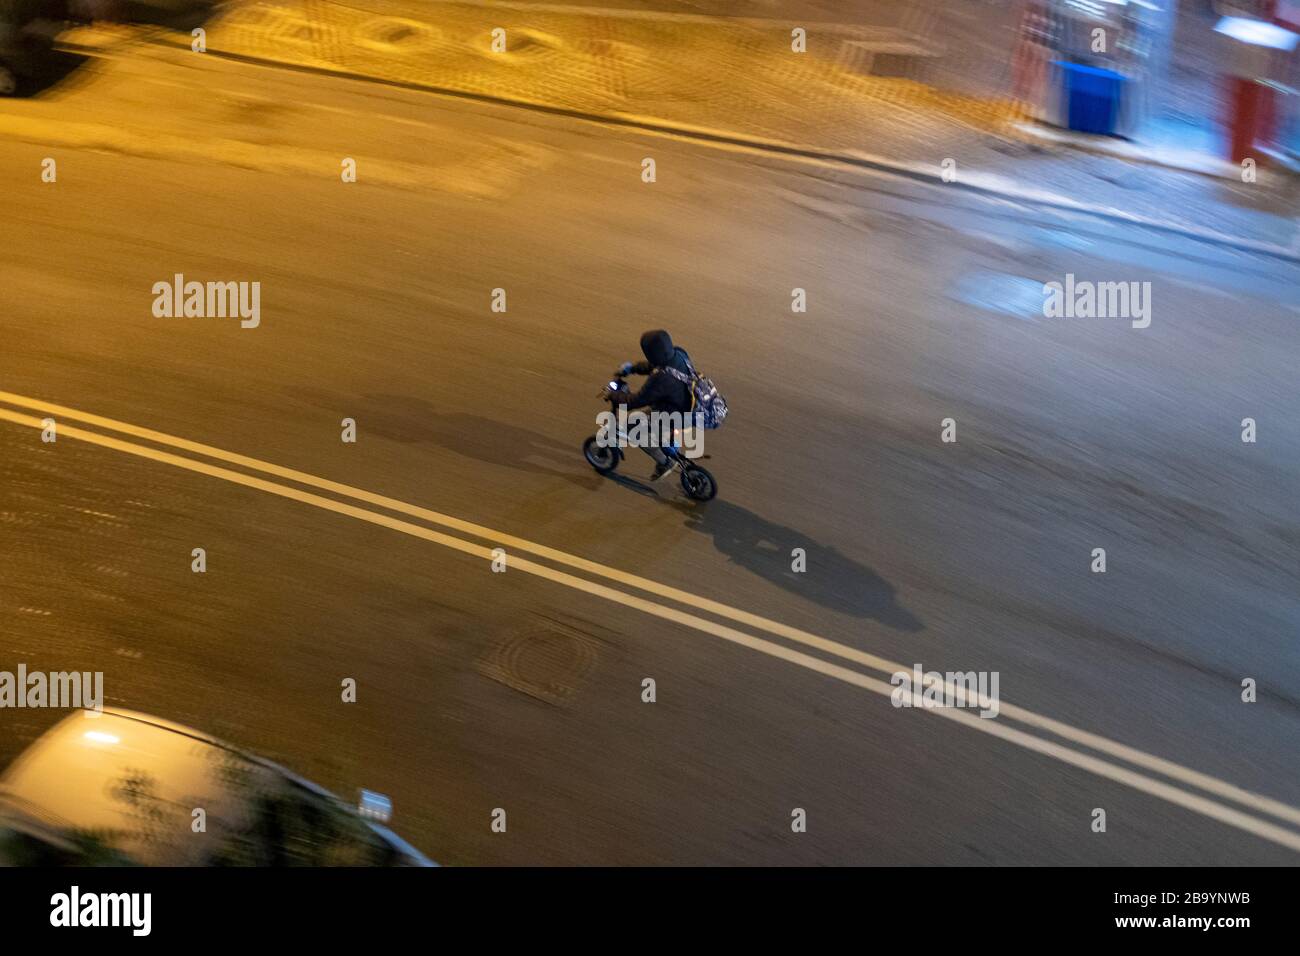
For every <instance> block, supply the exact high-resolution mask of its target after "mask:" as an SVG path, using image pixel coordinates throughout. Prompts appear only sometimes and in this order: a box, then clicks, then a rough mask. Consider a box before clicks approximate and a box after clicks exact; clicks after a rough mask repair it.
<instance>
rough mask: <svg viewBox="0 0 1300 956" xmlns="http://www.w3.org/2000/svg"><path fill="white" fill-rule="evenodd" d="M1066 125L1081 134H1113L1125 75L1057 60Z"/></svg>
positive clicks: (1117, 118)
mask: <svg viewBox="0 0 1300 956" xmlns="http://www.w3.org/2000/svg"><path fill="white" fill-rule="evenodd" d="M1055 66H1056V67H1057V68H1059V69H1060V71H1061V83H1062V89H1061V94H1062V101H1061V106H1062V112H1063V113H1064V114H1065V117H1064V119H1065V121H1066V122H1065V126H1066V127H1067V128H1068V129H1072V130H1077V131H1078V132H1080V133H1098V134H1100V135H1102V136H1114V135H1115V128H1116V126H1117V125H1118V123H1119V105H1120V97H1121V96H1123V93H1124V83H1125V81H1126V77H1125V76H1124V75H1123V74H1122V73H1116V72H1115V71H1114V70H1103V69H1101V68H1100V67H1096V66H1084V65H1083V64H1082V63H1067V62H1064V61H1058V62H1057V63H1056V64H1055Z"/></svg>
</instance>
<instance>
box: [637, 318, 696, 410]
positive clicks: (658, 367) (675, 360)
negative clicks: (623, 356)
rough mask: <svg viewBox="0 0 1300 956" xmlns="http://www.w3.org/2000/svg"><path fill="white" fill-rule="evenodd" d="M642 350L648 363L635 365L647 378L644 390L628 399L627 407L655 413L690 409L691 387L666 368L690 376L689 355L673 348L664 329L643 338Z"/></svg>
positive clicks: (640, 373) (680, 349)
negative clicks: (647, 408)
mask: <svg viewBox="0 0 1300 956" xmlns="http://www.w3.org/2000/svg"><path fill="white" fill-rule="evenodd" d="M641 351H642V352H644V353H645V357H646V360H645V361H644V362H637V363H636V364H635V365H633V366H632V372H633V374H636V375H648V376H650V377H649V378H648V379H646V382H645V384H644V385H642V386H641V390H640V391H639V392H637V393H636V394H635V395H632V396H630V397H629V398H628V400H627V407H628V408H629V409H633V408H646V407H649V409H650V410H651V411H654V412H682V413H686V412H689V411H690V410H691V388H690V386H689V385H688V384H687V383H686V382H682V381H679V380H678V379H676V378H674V377H673V376H671V375H669V374H668V373H667V372H665V371H664V368H665V367H671V368H675V369H677V371H679V372H683V373H686V374H689V372H690V356H689V355H687V354H686V350H685V349H683V348H676V347H674V346H673V340H672V338H670V337H669V335H668V333H667V332H665V331H664V330H663V329H655V330H654V331H653V332H647V333H646V334H645V335H643V336H641Z"/></svg>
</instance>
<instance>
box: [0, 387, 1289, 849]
mask: <svg viewBox="0 0 1300 956" xmlns="http://www.w3.org/2000/svg"><path fill="white" fill-rule="evenodd" d="M0 400H3V401H5V402H8V403H10V404H14V405H20V406H22V407H27V408H34V409H37V410H39V411H43V412H45V413H46V417H50V413H53V414H54V415H58V416H60V417H62V418H65V419H72V420H74V421H82V422H86V423H89V424H99V425H102V426H103V427H108V428H111V429H113V430H115V431H119V432H122V433H123V434H131V435H134V436H136V437H141V438H149V439H150V440H153V441H157V442H159V443H162V444H167V445H170V446H172V447H176V448H184V449H187V450H190V451H197V452H199V453H201V454H204V455H207V456H208V457H214V458H218V459H220V460H225V461H228V462H230V463H238V464H243V465H245V466H246V467H249V468H254V469H256V470H259V471H262V472H264V473H267V474H275V475H277V476H279V477H282V478H288V479H290V480H293V481H297V482H299V483H301V484H309V485H313V486H316V487H319V488H322V489H328V490H335V491H339V492H340V493H343V494H347V495H348V496H350V497H353V498H356V499H359V500H365V501H368V502H370V503H372V504H382V506H384V507H389V508H391V509H392V510H403V511H406V512H407V513H410V514H412V515H418V516H421V517H424V516H426V515H428V516H433V517H432V518H429V519H428V520H434V519H435V518H436V520H437V522H438V523H441V524H444V525H445V526H450V527H455V528H457V529H458V530H469V529H472V530H470V531H469V533H471V534H473V535H474V536H476V537H480V538H485V539H488V540H490V541H493V542H494V543H496V544H498V545H501V544H509V546H510V547H514V548H516V550H520V551H525V552H527V553H535V554H538V555H542V556H546V557H551V556H553V555H554V556H556V559H557V560H563V562H564V563H567V564H569V565H570V566H574V567H580V568H583V569H584V570H585V569H588V568H590V569H591V570H592V572H593V573H597V574H600V575H602V576H604V577H607V578H610V579H612V580H617V581H620V583H631V584H632V586H635V587H637V588H638V589H640V590H645V591H650V592H652V593H657V594H660V595H661V596H669V595H671V596H672V597H673V599H674V600H678V601H680V602H681V603H687V604H691V605H693V606H695V607H697V608H698V609H701V610H709V611H712V612H713V613H720V614H723V615H724V616H728V617H731V618H732V619H734V620H738V621H745V622H747V623H748V622H750V621H755V622H760V623H761V625H762V626H764V629H766V630H768V631H769V632H771V633H776V634H780V635H781V636H789V635H796V636H793V637H792V638H791V639H793V640H798V641H800V642H801V643H804V644H807V645H809V646H813V647H817V648H819V649H821V650H827V651H829V652H831V653H835V654H837V655H838V656H840V657H844V658H847V659H852V660H855V661H858V662H859V663H866V664H867V666H869V667H872V668H873V669H875V670H879V671H883V672H885V673H889V674H892V673H894V672H896V671H900V670H901V671H910V668H907V667H904V666H902V665H899V664H892V663H891V662H889V661H886V660H884V659H883V658H879V657H876V656H875V655H872V654H867V653H864V652H861V651H856V650H854V649H853V648H849V647H845V646H843V645H839V644H836V643H835V642H833V641H829V640H827V639H825V638H822V637H818V636H817V635H815V634H811V633H808V632H806V631H800V630H798V629H797V628H789V627H787V626H786V625H781V624H779V623H778V622H775V621H769V620H767V619H765V618H762V617H759V616H758V615H753V614H750V613H748V612H745V611H740V610H738V609H735V608H730V607H728V606H727V605H723V604H719V603H717V602H714V601H710V600H707V599H704V598H699V597H696V596H695V595H691V594H689V593H688V592H685V591H680V590H678V589H676V588H672V587H669V586H667V585H661V584H658V583H657V582H653V581H650V580H648V579H645V578H638V577H636V576H635V575H631V574H627V573H626V572H619V571H613V570H612V569H608V568H605V567H604V566H602V565H597V564H595V563H594V562H590V561H586V560H585V559H582V558H577V557H575V556H573V555H568V554H565V553H564V552H560V551H556V550H554V549H552V548H548V547H546V546H544V545H539V544H535V543H533V542H529V541H526V540H524V539H521V538H515V537H513V536H512V535H505V534H497V533H496V532H493V531H492V530H491V529H489V528H485V527H483V526H482V525H475V524H472V523H470V522H465V521H461V520H460V519H458V518H452V517H450V516H447V515H441V514H439V513H438V512H433V511H427V509H423V508H418V507H416V506H414V505H409V504H406V503H404V502H400V501H397V500H396V499H392V498H386V497H384V496H382V495H374V494H373V493H371V492H366V491H364V490H362V489H359V488H352V487H350V486H348V485H342V484H339V483H337V482H332V481H329V480H327V479H323V478H317V477H315V476H312V475H308V474H306V473H304V472H298V471H294V470H293V469H289V468H283V467H281V466H278V465H273V464H271V463H269V462H263V461H260V460H258V459H254V458H249V457H247V456H243V455H238V454H235V453H232V452H226V451H223V450H221V449H218V448H214V447H213V446H210V445H203V444H200V443H198V442H191V441H189V440H187V439H183V438H177V437H175V436H172V435H166V434H164V433H162V432H155V431H153V430H151V429H146V428H141V427H139V426H135V425H130V424H128V423H126V422H118V421H115V420H113V419H108V418H103V417H101V416H97V415H92V414H90V413H86V412H81V411H78V410H76V409H72V408H68V407H66V406H61V405H55V404H52V403H48V402H40V401H37V400H35V399H30V398H26V397H25V396H20V395H15V394H13V393H10V392H3V391H0ZM0 420H3V421H9V422H13V423H15V424H19V425H25V426H28V427H30V428H34V429H37V430H40V429H42V428H44V427H45V419H44V418H37V417H34V416H31V415H25V414H22V413H19V412H14V411H10V410H9V409H6V408H0ZM59 433H60V435H61V436H66V437H69V438H76V439H80V440H82V441H86V442H89V443H91V444H96V445H100V446H102V447H105V448H111V449H113V450H115V451H120V452H124V453H126V454H130V455H135V456H137V457H140V458H146V459H149V460H152V461H157V462H161V463H163V464H168V465H173V466H175V467H178V468H183V469H186V470H188V471H193V472H197V473H199V474H204V475H208V476H210V477H214V478H220V479H223V480H225V481H229V482H232V483H234V484H239V485H244V486H245V487H248V488H254V489H256V490H259V491H264V492H267V493H268V494H273V495H277V496H279V497H283V498H289V499H291V500H295V501H299V502H301V503H303V504H309V505H312V506H314V507H318V508H322V509H324V510H326V511H333V512H335V513H337V514H342V515H346V516H348V517H352V518H356V519H357V520H360V521H365V522H369V523H371V524H375V525H379V526H381V527H386V528H389V529H391V530H394V531H399V532H402V533H404V534H409V535H412V536H413V537H417V538H422V539H424V540H426V541H431V542H434V543H435V544H441V545H443V546H444V547H448V548H451V549H453V550H456V551H460V552H462V553H465V554H469V555H471V556H473V557H477V558H480V559H483V560H488V561H490V560H492V551H493V549H492V548H491V547H488V546H487V545H481V544H476V543H474V542H471V541H466V540H464V539H463V538H458V537H454V536H452V535H449V534H444V533H442V532H440V531H435V530H433V529H431V528H426V527H424V526H422V525H417V524H412V523H411V522H408V521H404V520H402V519H399V518H394V517H391V516H389V515H385V514H380V513H378V512H374V511H369V510H367V509H365V508H360V507H357V506H355V505H350V504H347V503H345V502H342V501H337V500H335V499H333V498H326V497H323V496H321V495H318V494H315V493H313V492H309V491H303V490H301V489H299V488H294V487H291V486H288V485H283V484H279V483H277V482H273V481H269V480H267V479H265V478H258V477H256V476H254V475H248V474H244V473H243V472H237V471H232V470H230V469H228V468H223V467H221V466H219V465H213V464H209V463H208V462H204V461H198V460H195V459H192V458H186V457H183V456H181V455H175V454H172V453H170V452H166V451H162V450H160V449H157V448H152V447H149V446H147V445H139V444H136V443H134V442H129V441H125V440H123V439H120V438H114V437H112V436H109V435H103V434H100V433H99V432H93V431H87V430H85V429H82V428H77V427H75V426H71V425H65V424H60V425H59ZM394 506H396V507H394ZM510 566H511V567H512V568H514V569H516V570H521V571H524V572H526V573H528V574H532V575H535V576H537V577H540V578H544V579H546V580H549V581H553V582H555V583H557V584H562V585H565V586H566V587H571V588H574V589H575V590H579V591H583V592H585V593H588V594H591V595H593V596H596V597H600V598H604V599H605V600H608V601H612V602H614V603H617V604H622V605H624V606H626V607H630V608H633V609H635V610H639V611H642V612H644V613H646V614H651V615H653V616H656V617H660V618H663V619H664V620H668V621H672V622H674V623H677V624H681V625H684V626H686V627H690V628H693V629H695V630H698V631H701V632H703V633H706V634H711V635H713V636H715V637H719V638H722V639H723V640H727V641H730V642H732V643H735V644H739V645H741V646H744V647H748V648H750V649H751V650H756V651H759V652H761V653H764V654H767V655H769V656H771V657H775V658H778V659H780V660H784V661H787V662H789V663H792V664H796V665H798V666H800V667H804V668H806V669H808V670H811V671H815V672H817V673H820V674H823V675H826V676H828V677H833V678H836V679H838V680H841V681H844V682H845V683H848V684H852V685H854V686H857V687H861V688H863V689H865V690H870V691H873V692H875V693H878V694H882V695H884V696H886V697H890V696H892V694H893V691H894V687H893V685H891V684H888V683H886V682H885V681H882V680H879V679H877V678H874V677H870V676H868V675H866V674H862V673H860V672H859V671H855V670H851V669H849V668H847V667H844V666H842V665H839V664H836V663H833V662H831V661H826V660H823V659H822V658H818V657H813V656H812V655H809V654H805V653H803V652H801V651H797V650H794V649H793V648H789V647H785V646H784V645H780V644H774V643H772V642H771V641H767V640H763V639H762V638H758V637H754V636H753V635H751V634H747V633H744V632H743V631H738V630H736V629H735V628H732V627H728V626H726V625H724V624H719V623H717V622H715V621H710V620H707V619H705V618H702V617H699V616H697V615H694V614H690V613H688V612H685V611H681V610H678V609H676V608H671V607H666V606H664V605H662V604H657V603H655V602H653V601H650V600H647V599H645V598H641V597H637V596H635V595H632V594H627V593H625V592H623V591H620V590H617V589H615V588H612V587H608V586H606V585H603V584H599V583H597V582H594V581H590V580H587V579H586V578H580V577H576V576H575V575H572V574H568V573H566V572H564V571H559V570H556V569H554V568H551V567H550V566H548V565H544V564H538V563H537V562H534V561H530V560H528V559H526V558H519V557H512V558H510ZM623 579H627V580H626V581H624V580H623ZM678 595H680V597H678ZM724 612H725V613H724ZM785 632H789V635H787V634H786V633H785ZM946 686H947V687H948V688H950V692H952V693H954V694H955V696H958V697H961V696H962V693H963V692H962V689H961V688H956V687H953V685H951V684H948V685H946ZM924 712H925V713H930V714H935V715H937V716H941V717H946V718H948V719H950V720H954V721H957V722H958V723H961V724H963V725H965V726H966V727H968V728H971V729H974V730H980V731H983V732H984V733H988V734H992V735H993V736H995V737H1000V738H1002V739H1003V740H1007V741H1009V742H1011V743H1015V744H1017V745H1019V746H1021V747H1024V748H1026V749H1028V750H1032V751H1035V752H1037V753H1041V754H1045V755H1047V756H1050V757H1054V758H1056V759H1058V760H1061V761H1062V762H1064V763H1068V764H1070V765H1072V766H1075V767H1079V768H1080V769H1084V770H1088V771H1090V772H1092V773H1094V774H1097V775H1098V776H1102V777H1105V778H1107V779H1110V780H1114V781H1116V782H1118V783H1123V784H1125V785H1127V786H1129V787H1132V788H1134V789H1136V790H1139V791H1141V792H1143V793H1147V794H1150V795H1152V796H1155V797H1159V798H1160V799H1163V800H1166V801H1168V802H1170V803H1173V804H1176V805H1178V806H1181V807H1184V808H1186V809H1189V810H1192V811H1194V812H1196V813H1200V814H1202V815H1204V816H1206V817H1209V818H1211V819H1215V820H1218V821H1220V822H1222V823H1226V824H1228V825H1230V826H1234V827H1237V828H1238V829H1241V830H1244V831H1246V832H1248V833H1252V834H1254V835H1256V836H1259V837H1262V838H1263V839H1266V840H1270V841H1272V842H1274V843H1277V844H1279V845H1281V846H1285V847H1287V848H1288V849H1291V850H1294V851H1296V852H1300V834H1298V833H1295V832H1293V831H1291V830H1287V829H1285V828H1283V827H1279V826H1276V825H1275V824H1272V823H1269V822H1267V821H1265V820H1260V819H1258V818H1256V817H1252V816H1250V815H1249V814H1246V813H1243V812H1242V811H1240V810H1237V809H1234V808H1232V807H1227V806H1224V805H1222V804H1220V803H1216V802H1214V801H1212V800H1209V799H1207V798H1205V797H1202V796H1199V795H1197V794H1192V793H1188V792H1186V791H1184V790H1180V789H1179V788H1177V787H1175V786H1172V785H1170V784H1167V783H1164V782H1162V781H1159V780H1154V779H1151V778H1150V777H1146V776H1143V775H1142V774H1140V773H1137V772H1136V771H1134V770H1131V769H1129V768H1126V767H1121V766H1117V765H1115V764H1112V763H1109V762H1107V761H1105V760H1101V759H1099V758H1097V757H1093V756H1091V755H1088V754H1084V753H1079V752H1078V751H1075V750H1072V749H1070V748H1068V747H1065V746H1063V745H1061V744H1058V743H1055V742H1053V741H1049V740H1044V739H1042V738H1040V737H1036V736H1034V735H1032V734H1028V733H1026V732H1024V731H1022V730H1018V729H1015V728H1012V727H1007V726H1005V724H1004V723H1002V722H1000V721H999V720H996V719H994V720H989V719H985V718H981V717H978V716H976V715H974V714H971V713H970V712H969V711H967V710H961V709H956V708H937V709H930V708H925V709H924ZM1001 714H1002V715H1003V716H1005V717H1010V718H1011V719H1014V720H1018V721H1022V722H1025V723H1029V724H1031V725H1033V726H1037V727H1039V728H1040V729H1045V730H1048V731H1049V732H1051V733H1054V734H1056V735H1058V736H1062V737H1066V738H1067V739H1071V740H1074V741H1075V742H1076V743H1081V744H1083V745H1085V746H1089V747H1092V748H1093V749H1101V748H1098V747H1096V746H1095V745H1094V744H1093V743H1092V741H1094V740H1095V741H1099V742H1101V743H1103V744H1106V745H1108V748H1109V749H1108V750H1107V752H1111V751H1114V752H1115V755H1117V756H1122V757H1123V759H1129V760H1130V761H1131V762H1141V763H1143V765H1148V764H1149V765H1151V767H1152V769H1158V771H1159V772H1161V773H1164V774H1165V775H1166V776H1171V777H1174V778H1176V779H1182V780H1184V782H1191V783H1193V784H1194V785H1196V786H1199V787H1201V788H1202V789H1206V790H1210V791H1211V792H1215V793H1219V794H1220V795H1226V796H1228V797H1229V798H1230V799H1233V800H1236V801H1237V802H1239V803H1243V804H1246V805H1248V806H1250V807H1252V808H1253V809H1256V810H1262V811H1264V812H1270V813H1273V814H1274V815H1277V816H1280V817H1282V818H1284V819H1288V820H1296V819H1300V811H1297V810H1296V809H1295V808H1292V807H1290V806H1288V805H1287V804H1284V803H1281V802H1279V801H1275V800H1271V799H1269V798H1267V797H1263V796H1261V795H1259V794H1254V793H1251V792H1250V791H1246V790H1242V789H1240V788H1238V787H1234V786H1233V785H1231V784H1228V783H1226V782H1225V781H1221V780H1218V779H1217V778H1215V777H1210V776H1208V775H1205V774H1201V773H1198V772H1196V771H1192V770H1189V769H1188V768H1185V767H1182V766H1180V765H1178V764H1174V763H1172V762H1170V761H1166V760H1162V759H1161V758H1157V757H1153V756H1151V755H1149V754H1146V753H1144V752H1142V751H1138V750H1134V749H1132V748H1128V747H1125V746H1123V745H1122V744H1118V743H1115V742H1114V741H1110V740H1107V739H1106V738H1102V737H1098V736H1096V735H1094V734H1089V733H1087V732H1086V731H1082V730H1078V729H1077V728H1074V727H1071V726H1070V725H1068V724H1063V723H1061V722H1059V721H1054V720H1051V719H1050V718H1047V717H1043V716H1041V715H1038V714H1035V713H1033V712H1032V711H1027V710H1024V709H1023V708H1018V707H1014V706H1012V705H1009V704H1002V706H1001ZM1127 755H1132V757H1129V756H1127ZM1133 758H1139V759H1133ZM1165 768H1167V769H1165ZM1200 781H1206V782H1208V783H1210V784H1213V787H1207V786H1205V785H1204V784H1202V783H1201V782H1200ZM1238 795H1240V796H1238ZM1243 798H1244V799H1243ZM1279 810H1281V811H1283V812H1280V813H1279V812H1278V811H1279Z"/></svg>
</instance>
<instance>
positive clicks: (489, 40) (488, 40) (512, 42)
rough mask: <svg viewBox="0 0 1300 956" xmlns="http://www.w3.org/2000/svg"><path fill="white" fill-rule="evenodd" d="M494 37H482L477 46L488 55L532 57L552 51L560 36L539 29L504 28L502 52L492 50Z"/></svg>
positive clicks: (556, 45) (512, 57)
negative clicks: (504, 46)
mask: <svg viewBox="0 0 1300 956" xmlns="http://www.w3.org/2000/svg"><path fill="white" fill-rule="evenodd" d="M494 40H495V37H493V36H491V35H488V36H485V37H484V38H483V39H482V41H481V42H482V44H483V45H482V46H481V47H480V48H479V49H481V50H482V51H483V52H484V53H485V54H487V55H488V56H505V57H507V58H510V59H525V58H527V59H533V58H536V57H539V56H545V55H546V54H548V53H554V52H555V51H557V50H558V49H559V48H560V46H561V43H560V38H559V37H557V36H552V35H551V34H549V33H543V32H542V31H541V30H529V29H510V30H506V37H505V41H506V48H505V51H504V52H503V53H496V52H493V41H494Z"/></svg>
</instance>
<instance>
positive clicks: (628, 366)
mask: <svg viewBox="0 0 1300 956" xmlns="http://www.w3.org/2000/svg"><path fill="white" fill-rule="evenodd" d="M614 374H615V375H630V374H632V363H631V362H624V363H623V364H622V365H620V366H619V367H618V371H617V372H615V373H614Z"/></svg>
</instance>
